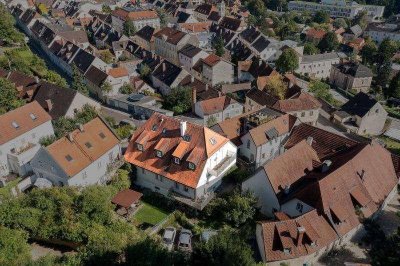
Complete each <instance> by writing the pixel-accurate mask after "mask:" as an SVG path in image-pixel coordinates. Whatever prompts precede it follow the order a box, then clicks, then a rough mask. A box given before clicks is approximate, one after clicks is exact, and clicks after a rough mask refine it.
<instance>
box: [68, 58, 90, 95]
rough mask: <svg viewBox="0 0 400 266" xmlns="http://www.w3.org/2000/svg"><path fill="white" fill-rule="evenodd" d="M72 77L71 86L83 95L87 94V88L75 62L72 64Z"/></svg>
mask: <svg viewBox="0 0 400 266" xmlns="http://www.w3.org/2000/svg"><path fill="white" fill-rule="evenodd" d="M72 79H73V80H72V88H73V89H74V90H77V91H79V92H80V93H82V94H83V95H89V90H88V88H87V86H86V84H85V78H84V77H83V75H82V73H81V72H80V71H79V69H78V67H77V66H76V65H75V64H74V65H72Z"/></svg>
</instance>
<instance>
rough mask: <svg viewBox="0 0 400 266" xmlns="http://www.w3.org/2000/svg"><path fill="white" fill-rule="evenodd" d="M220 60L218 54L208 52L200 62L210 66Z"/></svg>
mask: <svg viewBox="0 0 400 266" xmlns="http://www.w3.org/2000/svg"><path fill="white" fill-rule="evenodd" d="M221 60H222V59H221V58H220V57H219V56H217V55H215V54H210V55H209V56H207V57H206V58H204V59H202V62H203V63H205V64H207V65H208V66H210V67H213V66H215V65H216V64H218V62H220V61H221Z"/></svg>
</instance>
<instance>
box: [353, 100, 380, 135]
mask: <svg viewBox="0 0 400 266" xmlns="http://www.w3.org/2000/svg"><path fill="white" fill-rule="evenodd" d="M386 118H387V112H386V110H385V109H384V108H383V107H382V105H381V104H379V103H376V104H375V105H374V107H372V108H371V110H370V111H369V112H368V113H367V114H366V115H365V116H364V117H362V118H361V120H359V121H358V122H357V125H358V134H360V135H365V134H369V135H379V134H381V133H382V130H383V127H384V126H385V122H386Z"/></svg>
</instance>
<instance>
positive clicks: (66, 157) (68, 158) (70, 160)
mask: <svg viewBox="0 0 400 266" xmlns="http://www.w3.org/2000/svg"><path fill="white" fill-rule="evenodd" d="M65 159H67V161H68V162H72V161H73V160H74V159H72V157H71V155H69V154H67V156H65Z"/></svg>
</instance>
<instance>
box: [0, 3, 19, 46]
mask: <svg viewBox="0 0 400 266" xmlns="http://www.w3.org/2000/svg"><path fill="white" fill-rule="evenodd" d="M14 24H15V20H14V18H13V16H11V14H10V12H8V10H7V8H6V7H5V6H4V4H0V39H1V40H2V41H4V42H5V44H6V45H10V44H23V42H24V35H23V34H22V33H20V32H19V31H18V30H17V29H16V28H15V27H14Z"/></svg>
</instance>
